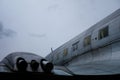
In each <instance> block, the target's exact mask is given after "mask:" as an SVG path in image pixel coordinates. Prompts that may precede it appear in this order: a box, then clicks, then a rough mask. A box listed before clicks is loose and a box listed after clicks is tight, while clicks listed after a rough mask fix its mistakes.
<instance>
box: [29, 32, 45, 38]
mask: <svg viewBox="0 0 120 80" xmlns="http://www.w3.org/2000/svg"><path fill="white" fill-rule="evenodd" d="M29 35H30V36H31V37H36V38H42V37H45V36H46V34H35V33H31V34H29Z"/></svg>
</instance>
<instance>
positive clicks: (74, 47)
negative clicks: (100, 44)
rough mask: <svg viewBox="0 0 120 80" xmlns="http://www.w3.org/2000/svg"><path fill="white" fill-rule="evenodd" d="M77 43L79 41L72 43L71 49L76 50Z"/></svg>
mask: <svg viewBox="0 0 120 80" xmlns="http://www.w3.org/2000/svg"><path fill="white" fill-rule="evenodd" d="M78 43H79V41H77V42H75V43H74V44H72V50H73V51H76V50H77V49H78Z"/></svg>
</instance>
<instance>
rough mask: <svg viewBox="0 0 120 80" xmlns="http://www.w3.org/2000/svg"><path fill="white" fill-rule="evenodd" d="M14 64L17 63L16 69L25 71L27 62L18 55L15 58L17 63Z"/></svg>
mask: <svg viewBox="0 0 120 80" xmlns="http://www.w3.org/2000/svg"><path fill="white" fill-rule="evenodd" d="M16 64H17V69H18V71H20V72H24V71H26V69H27V66H28V64H27V62H26V61H25V59H23V58H21V57H19V58H18V59H17V63H16Z"/></svg>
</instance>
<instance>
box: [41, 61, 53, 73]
mask: <svg viewBox="0 0 120 80" xmlns="http://www.w3.org/2000/svg"><path fill="white" fill-rule="evenodd" d="M40 64H41V67H42V69H43V71H44V72H46V73H51V71H52V69H53V64H52V63H51V62H49V61H47V60H45V59H42V60H41V61H40Z"/></svg>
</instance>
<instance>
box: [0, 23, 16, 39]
mask: <svg viewBox="0 0 120 80" xmlns="http://www.w3.org/2000/svg"><path fill="white" fill-rule="evenodd" d="M16 34H17V32H15V31H13V30H11V29H4V27H3V25H2V23H0V38H4V37H14V36H15V35H16Z"/></svg>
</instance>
